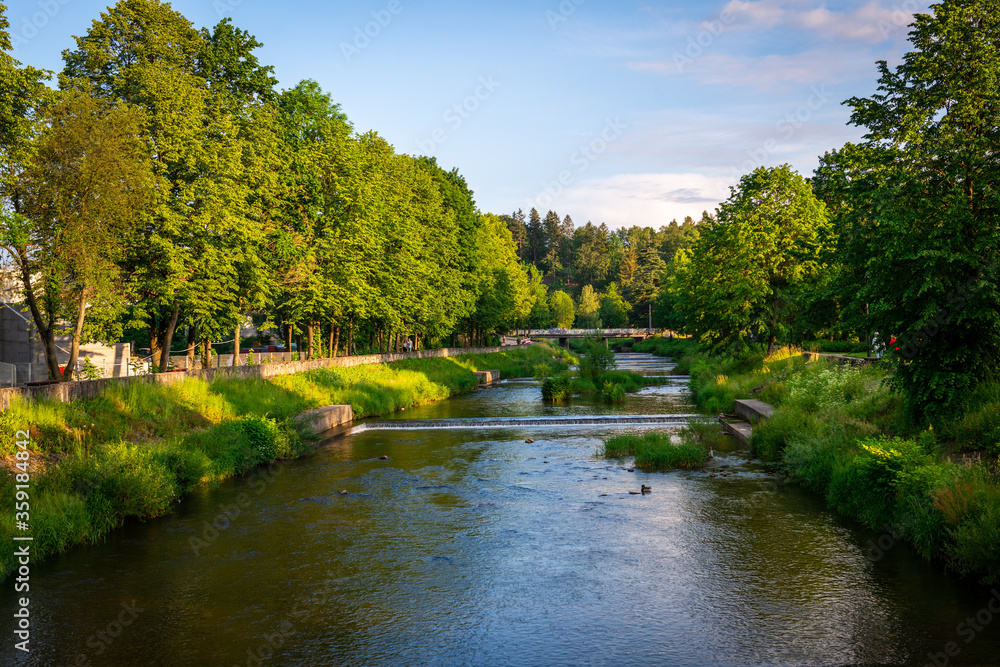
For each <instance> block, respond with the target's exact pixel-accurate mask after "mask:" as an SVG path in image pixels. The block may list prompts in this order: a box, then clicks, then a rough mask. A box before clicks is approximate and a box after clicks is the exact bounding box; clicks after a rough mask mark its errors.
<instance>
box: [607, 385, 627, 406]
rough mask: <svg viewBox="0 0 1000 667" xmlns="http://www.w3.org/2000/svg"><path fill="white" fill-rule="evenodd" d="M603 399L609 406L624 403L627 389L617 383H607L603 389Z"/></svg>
mask: <svg viewBox="0 0 1000 667" xmlns="http://www.w3.org/2000/svg"><path fill="white" fill-rule="evenodd" d="M601 398H603V399H604V402H605V403H608V404H612V403H624V402H625V387H623V386H621V385H620V384H618V383H617V382H605V383H604V387H603V388H602V389H601Z"/></svg>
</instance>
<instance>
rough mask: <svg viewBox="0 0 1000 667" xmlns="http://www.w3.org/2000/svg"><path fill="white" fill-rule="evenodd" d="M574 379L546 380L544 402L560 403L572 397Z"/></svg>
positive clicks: (559, 377) (543, 386) (543, 384)
mask: <svg viewBox="0 0 1000 667" xmlns="http://www.w3.org/2000/svg"><path fill="white" fill-rule="evenodd" d="M571 385H572V379H571V378H570V377H568V376H565V375H563V376H556V377H551V378H548V379H546V380H545V382H543V383H542V400H545V401H551V402H559V401H565V400H566V399H568V398H569V397H570V395H571V391H572V387H571Z"/></svg>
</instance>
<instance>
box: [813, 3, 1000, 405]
mask: <svg viewBox="0 0 1000 667" xmlns="http://www.w3.org/2000/svg"><path fill="white" fill-rule="evenodd" d="M932 9H933V11H932V12H931V13H926V14H918V15H916V16H915V18H914V24H913V30H912V31H911V32H910V42H911V43H912V49H911V50H910V51H909V52H908V53H907V54H906V55H904V56H903V59H902V63H901V64H900V65H899V66H897V67H895V68H893V69H891V68H890V66H889V65H888V64H887V63H886V62H884V61H883V62H880V63H879V65H878V66H879V72H880V77H879V82H878V92H877V93H876V94H874V95H872V96H871V97H869V98H857V97H855V98H852V99H850V100H848V101H847V104H848V105H850V106H851V107H853V114H852V117H851V122H852V123H853V124H854V125H856V126H858V127H860V128H863V129H864V132H865V141H864V142H863V143H861V144H860V145H853V144H847V145H846V146H844V147H843V148H842V149H841V150H839V151H834V152H831V153H828V154H827V155H826V156H824V158H823V160H822V162H821V165H820V168H819V170H818V171H817V174H816V178H815V179H814V180H815V182H816V184H817V189H818V191H819V192H821V194H822V195H823V197H824V199H825V200H827V201H828V202H830V205H831V207H832V210H833V212H834V214H835V216H836V224H837V225H838V227H840V228H841V229H842V230H843V231H842V235H841V238H842V240H843V241H842V244H841V245H842V247H841V248H840V249H839V253H838V255H839V260H840V262H841V264H842V266H843V270H842V279H841V280H840V281H839V292H838V298H840V299H842V300H843V302H844V303H845V304H846V310H847V311H848V312H849V313H851V314H852V316H853V318H854V319H855V320H856V321H859V322H863V325H864V327H865V328H866V329H867V331H869V332H874V331H879V332H883V333H886V332H888V333H891V334H893V335H896V336H898V337H899V340H900V347H901V348H902V350H901V354H899V355H895V358H894V359H893V362H894V364H895V373H894V374H893V377H892V381H893V382H894V383H895V384H896V386H898V387H899V388H901V389H902V390H903V391H904V393H905V396H906V400H907V406H908V409H909V413H910V417H911V418H912V419H914V420H916V421H921V420H923V421H925V422H926V421H928V420H930V421H940V419H941V417H943V416H946V415H948V414H949V413H950V412H951V411H952V410H953V409H955V408H956V407H957V406H960V405H961V403H962V401H963V400H964V398H965V395H966V394H967V393H968V392H969V391H970V390H973V389H974V388H975V387H976V385H977V384H979V383H980V382H982V381H984V380H987V379H989V378H991V377H992V376H993V368H995V366H996V363H997V361H998V360H1000V288H998V282H997V280H996V276H997V265H996V261H997V257H998V253H1000V218H998V216H997V215H996V210H997V208H998V206H1000V188H998V187H997V185H998V182H1000V181H998V179H1000V170H998V168H997V167H998V156H997V152H996V150H995V148H994V144H995V133H996V127H997V126H998V123H1000V104H998V101H1000V91H998V87H997V86H996V85H995V81H996V79H997V77H998V76H1000V52H998V51H997V49H996V48H995V46H994V45H995V42H996V35H997V32H998V30H1000V16H998V14H997V12H996V11H995V6H994V4H993V3H991V2H988V1H986V0H968V1H966V0H945V1H944V2H941V3H938V4H936V5H934V7H933V8H932ZM969 63H976V65H975V67H974V68H972V69H970V68H969ZM928 193H933V196H928Z"/></svg>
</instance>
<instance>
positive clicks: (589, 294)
mask: <svg viewBox="0 0 1000 667" xmlns="http://www.w3.org/2000/svg"><path fill="white" fill-rule="evenodd" d="M600 310H601V300H600V298H599V297H598V296H597V293H596V292H594V288H593V286H591V285H584V286H583V290H582V291H581V292H580V301H579V303H578V304H577V307H576V320H577V326H578V327H580V328H582V329H595V328H598V327H600V326H602V325H601V313H600Z"/></svg>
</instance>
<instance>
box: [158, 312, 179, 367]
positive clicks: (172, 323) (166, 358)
mask: <svg viewBox="0 0 1000 667" xmlns="http://www.w3.org/2000/svg"><path fill="white" fill-rule="evenodd" d="M180 314H181V307H180V306H179V305H175V306H174V310H173V312H172V313H170V319H169V320H168V321H167V323H166V327H165V328H164V329H163V339H162V340H161V341H160V372H161V373H164V372H166V370H167V366H169V365H170V344H171V342H173V340H174V329H176V328H177V317H178V316H179V315H180Z"/></svg>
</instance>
